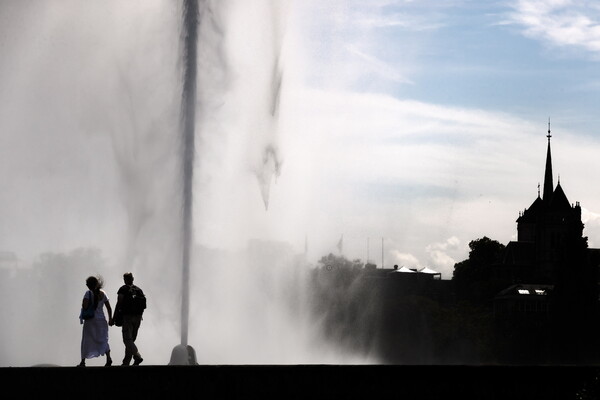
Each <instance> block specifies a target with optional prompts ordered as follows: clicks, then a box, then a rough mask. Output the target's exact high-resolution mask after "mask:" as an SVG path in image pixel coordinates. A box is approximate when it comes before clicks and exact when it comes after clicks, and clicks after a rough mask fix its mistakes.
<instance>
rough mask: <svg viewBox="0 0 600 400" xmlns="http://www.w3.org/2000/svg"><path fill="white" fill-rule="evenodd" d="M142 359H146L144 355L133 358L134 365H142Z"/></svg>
mask: <svg viewBox="0 0 600 400" xmlns="http://www.w3.org/2000/svg"><path fill="white" fill-rule="evenodd" d="M142 361H144V359H143V358H142V357H139V358H135V359H134V360H133V365H140V364H141V363H142Z"/></svg>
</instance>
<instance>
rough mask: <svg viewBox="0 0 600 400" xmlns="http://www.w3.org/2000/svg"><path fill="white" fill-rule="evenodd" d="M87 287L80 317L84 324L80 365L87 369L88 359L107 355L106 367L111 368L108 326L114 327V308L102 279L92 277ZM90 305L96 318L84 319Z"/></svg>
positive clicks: (89, 278)
mask: <svg viewBox="0 0 600 400" xmlns="http://www.w3.org/2000/svg"><path fill="white" fill-rule="evenodd" d="M85 285H86V286H87V287H88V289H89V290H88V291H86V292H85V294H84V296H83V302H82V304H81V307H82V308H81V310H82V313H81V314H80V316H79V319H80V323H82V324H83V333H82V336H81V363H79V366H80V367H85V360H86V359H88V358H94V357H100V356H103V355H106V364H105V366H106V367H110V366H111V364H112V359H111V358H110V346H109V344H108V324H109V323H110V324H111V325H112V323H113V315H112V308H111V306H110V302H109V300H108V296H107V295H106V292H105V291H104V290H102V286H103V282H102V278H99V277H95V276H90V277H88V278H87V279H86V281H85ZM90 304H91V305H92V307H94V310H95V311H94V316H93V317H92V318H90V319H84V318H83V310H85V309H87V308H88V306H89V305H90ZM104 307H106V310H107V312H108V322H107V321H106V317H105V315H104Z"/></svg>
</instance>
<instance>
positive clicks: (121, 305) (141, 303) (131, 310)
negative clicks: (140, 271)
mask: <svg viewBox="0 0 600 400" xmlns="http://www.w3.org/2000/svg"><path fill="white" fill-rule="evenodd" d="M123 281H124V282H125V285H123V286H121V288H120V289H119V291H118V292H117V305H116V309H117V311H116V312H119V313H120V314H122V316H123V325H122V332H123V344H125V358H123V365H129V363H130V362H131V359H132V358H133V365H140V363H141V362H142V361H144V359H143V358H142V356H141V355H140V353H139V351H138V348H137V346H136V345H135V339H136V338H137V334H138V330H139V328H140V324H141V323H142V314H143V313H144V309H145V308H146V297H145V296H144V292H143V291H142V289H140V288H139V287H137V286H135V285H134V284H133V274H132V273H131V272H127V273H125V274H123Z"/></svg>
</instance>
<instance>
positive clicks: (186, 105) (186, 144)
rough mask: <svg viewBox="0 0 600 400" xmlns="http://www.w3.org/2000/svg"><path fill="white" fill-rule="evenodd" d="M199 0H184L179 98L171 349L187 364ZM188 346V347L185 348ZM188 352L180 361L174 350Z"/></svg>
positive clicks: (174, 356) (180, 361)
mask: <svg viewBox="0 0 600 400" xmlns="http://www.w3.org/2000/svg"><path fill="white" fill-rule="evenodd" d="M198 18H199V10H198V0H185V1H184V3H183V55H182V58H183V85H182V89H183V90H182V96H181V97H182V98H181V135H182V139H181V145H182V155H183V165H182V174H183V210H182V247H181V250H182V257H181V260H182V265H181V266H182V269H181V348H179V350H174V355H173V357H172V361H171V362H172V363H186V362H185V361H186V360H187V361H188V363H189V360H190V355H192V356H193V357H192V358H191V360H192V362H193V363H195V355H194V354H193V353H192V354H187V353H188V351H191V352H193V350H191V348H190V347H188V329H189V304H190V287H189V281H190V259H191V248H192V239H193V238H192V234H193V229H192V228H193V227H192V221H193V207H192V206H193V177H194V155H195V140H194V139H195V133H196V129H195V128H196V125H195V122H196V112H195V110H196V73H197V65H196V63H197V41H198ZM187 349H190V350H188V351H186V350H187ZM176 352H181V353H182V354H183V355H186V354H187V357H184V359H183V360H181V359H178V360H175V359H174V358H177V357H176V355H175V353H176Z"/></svg>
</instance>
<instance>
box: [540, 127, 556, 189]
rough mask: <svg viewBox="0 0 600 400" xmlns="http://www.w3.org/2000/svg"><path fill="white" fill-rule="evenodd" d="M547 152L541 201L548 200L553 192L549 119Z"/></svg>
mask: <svg viewBox="0 0 600 400" xmlns="http://www.w3.org/2000/svg"><path fill="white" fill-rule="evenodd" d="M546 137H547V138H548V152H547V154H546V172H545V174H544V197H543V198H542V199H543V200H550V197H551V196H552V192H554V183H553V182H552V155H551V154H550V138H551V137H552V135H551V134H550V118H548V135H546Z"/></svg>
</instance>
